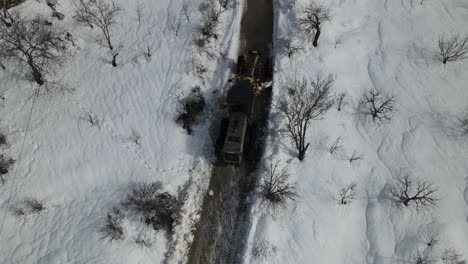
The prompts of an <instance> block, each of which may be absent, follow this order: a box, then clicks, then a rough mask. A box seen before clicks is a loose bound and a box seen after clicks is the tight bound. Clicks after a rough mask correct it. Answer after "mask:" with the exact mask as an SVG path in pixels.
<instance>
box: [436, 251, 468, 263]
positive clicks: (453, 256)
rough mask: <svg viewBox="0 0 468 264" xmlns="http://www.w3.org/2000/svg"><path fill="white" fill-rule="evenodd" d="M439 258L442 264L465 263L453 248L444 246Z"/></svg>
mask: <svg viewBox="0 0 468 264" xmlns="http://www.w3.org/2000/svg"><path fill="white" fill-rule="evenodd" d="M441 259H442V262H443V263H444V264H465V260H463V257H462V255H461V254H460V253H458V251H457V250H456V249H454V248H446V249H445V250H444V252H443V253H442V256H441Z"/></svg>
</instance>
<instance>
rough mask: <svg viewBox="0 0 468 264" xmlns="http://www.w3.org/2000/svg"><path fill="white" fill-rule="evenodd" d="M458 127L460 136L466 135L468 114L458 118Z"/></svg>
mask: <svg viewBox="0 0 468 264" xmlns="http://www.w3.org/2000/svg"><path fill="white" fill-rule="evenodd" d="M458 122H459V126H460V129H461V131H462V134H464V135H468V114H464V115H462V116H460V117H459V118H458Z"/></svg>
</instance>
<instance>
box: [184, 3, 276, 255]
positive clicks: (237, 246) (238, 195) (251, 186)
mask: <svg viewBox="0 0 468 264" xmlns="http://www.w3.org/2000/svg"><path fill="white" fill-rule="evenodd" d="M243 1H245V4H244V6H245V7H246V9H245V10H244V14H243V17H242V21H241V43H242V44H241V47H240V50H239V54H246V53H247V52H248V51H249V50H257V51H261V52H262V58H263V62H264V65H265V67H264V68H265V69H266V71H264V72H263V74H262V79H263V81H269V80H271V77H272V76H271V74H272V71H271V68H272V67H271V61H272V58H271V54H272V52H271V50H272V43H273V41H272V38H273V25H274V24H273V0H243ZM270 99H271V89H267V90H266V92H264V93H263V94H262V96H259V97H257V98H256V103H255V109H254V115H255V116H256V117H257V122H256V124H257V125H256V126H254V127H252V128H251V129H250V138H251V140H250V142H249V143H248V145H247V153H246V154H245V162H244V163H243V164H242V165H241V166H240V167H239V168H235V167H233V166H228V165H225V164H223V163H222V162H217V163H216V164H214V168H213V172H212V175H211V180H210V186H209V190H210V194H211V195H209V194H207V195H206V197H205V198H204V202H203V207H202V210H201V214H200V220H199V222H198V224H197V225H196V230H195V231H194V239H193V242H192V245H191V247H190V251H189V253H188V263H190V264H211V263H219V264H230V263H242V259H243V255H244V251H245V246H246V243H247V235H248V232H249V230H250V219H249V218H250V214H249V212H250V209H251V204H250V203H249V196H252V194H253V192H254V190H255V184H256V178H255V170H256V167H257V165H258V163H259V161H260V159H261V156H262V153H263V145H264V141H265V136H266V121H267V117H268V113H269V104H270ZM221 118H222V117H221V116H218V118H214V120H213V121H212V125H211V126H212V128H213V130H214V131H220V126H221ZM219 136H220V138H223V136H222V135H219Z"/></svg>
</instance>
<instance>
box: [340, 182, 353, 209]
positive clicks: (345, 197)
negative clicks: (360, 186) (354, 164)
mask: <svg viewBox="0 0 468 264" xmlns="http://www.w3.org/2000/svg"><path fill="white" fill-rule="evenodd" d="M356 190H357V183H355V182H352V183H350V184H348V185H346V186H345V187H343V188H341V190H340V193H339V198H338V199H337V200H338V202H339V203H340V204H343V205H344V204H349V203H351V201H353V200H354V199H356Z"/></svg>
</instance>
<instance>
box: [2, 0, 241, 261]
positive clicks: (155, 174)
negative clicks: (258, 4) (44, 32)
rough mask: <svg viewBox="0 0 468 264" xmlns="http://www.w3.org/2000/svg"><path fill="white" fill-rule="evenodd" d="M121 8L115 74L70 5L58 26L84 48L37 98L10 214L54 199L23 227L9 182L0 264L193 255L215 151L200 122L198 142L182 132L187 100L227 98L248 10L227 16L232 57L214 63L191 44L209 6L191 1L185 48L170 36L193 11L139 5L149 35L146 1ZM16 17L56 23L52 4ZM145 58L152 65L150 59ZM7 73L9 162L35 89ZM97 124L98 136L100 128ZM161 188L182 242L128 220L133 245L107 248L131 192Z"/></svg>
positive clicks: (164, 0)
mask: <svg viewBox="0 0 468 264" xmlns="http://www.w3.org/2000/svg"><path fill="white" fill-rule="evenodd" d="M116 2H117V3H119V4H120V6H121V7H122V12H121V13H120V14H119V16H118V19H117V24H116V26H115V28H114V30H113V39H114V46H116V47H119V48H120V49H121V52H120V56H119V57H118V60H117V63H118V67H117V68H113V67H112V66H111V64H110V59H111V55H110V54H109V52H108V51H107V49H106V48H105V47H103V46H101V45H99V44H98V43H97V41H96V39H97V38H99V36H100V35H99V31H98V30H91V29H90V28H88V27H85V26H79V25H77V24H76V23H74V22H73V19H72V15H73V10H74V7H73V4H72V1H71V0H63V1H59V4H58V5H57V10H58V11H59V12H62V13H64V14H65V20H64V21H62V22H60V21H54V23H56V24H57V25H59V26H61V27H63V28H65V29H67V31H69V32H70V33H72V34H73V37H74V40H75V42H76V44H77V47H75V48H74V49H73V54H72V55H71V56H70V57H69V58H68V60H67V62H66V63H65V64H64V65H63V67H61V68H60V69H59V71H58V72H57V73H56V74H55V75H53V76H49V80H52V81H55V82H58V83H60V84H61V86H60V87H58V86H53V87H50V90H49V91H48V92H46V90H45V89H42V90H41V91H40V93H39V96H38V98H37V102H36V104H35V105H34V111H33V114H32V119H31V124H30V127H29V131H28V133H27V137H26V138H25V147H24V150H23V154H22V159H21V161H20V162H19V161H17V163H16V164H15V169H17V178H16V181H15V184H14V186H13V189H12V199H11V203H10V205H15V204H17V203H19V202H20V201H21V200H22V199H24V198H25V197H35V198H39V199H44V200H45V205H46V207H47V209H46V210H45V211H44V212H41V213H40V214H39V215H31V216H28V217H26V219H24V220H21V219H18V218H15V217H14V216H13V215H12V214H11V212H10V211H9V208H8V207H7V200H8V195H9V190H10V188H11V187H12V183H13V181H12V175H13V173H10V174H9V175H7V176H9V177H10V180H8V181H7V183H6V184H5V185H3V186H0V212H1V217H2V219H0V220H3V214H4V213H5V211H7V212H6V218H5V225H4V228H3V230H2V232H1V234H0V263H24V264H27V263H48V264H53V263H141V264H143V263H161V262H162V261H163V260H164V259H165V258H166V255H167V256H168V257H169V258H171V260H172V261H173V262H172V263H177V261H179V260H180V258H182V257H183V255H184V252H183V251H186V247H187V244H188V243H190V239H191V238H190V232H191V228H192V225H193V224H194V223H195V222H196V217H197V211H198V210H199V208H201V201H202V197H203V195H204V194H205V193H206V191H207V188H208V182H209V176H210V170H211V166H210V165H209V164H210V155H211V154H209V153H212V150H211V149H210V146H211V143H210V142H209V138H208V136H207V135H208V124H209V122H208V121H206V120H202V122H201V124H200V125H199V126H198V127H197V129H196V130H195V135H193V136H188V135H187V134H186V133H185V131H183V130H182V128H181V127H180V126H178V125H177V124H175V122H174V118H175V115H176V109H177V97H178V96H179V95H181V94H183V93H184V92H187V91H189V90H190V89H191V88H193V87H195V86H197V85H199V86H201V87H202V90H204V91H206V92H207V94H212V91H213V90H216V89H219V88H222V87H223V86H222V84H223V83H224V82H225V78H226V76H227V70H226V69H227V68H228V67H229V66H230V65H229V62H230V61H232V60H233V58H235V55H236V51H237V39H238V23H239V16H238V12H239V10H238V9H235V10H233V11H230V12H226V13H224V14H223V16H222V22H221V25H220V28H219V32H220V38H219V40H218V41H217V42H216V43H214V45H216V46H217V48H219V51H221V53H222V54H215V58H216V59H207V58H206V57H205V56H200V55H199V54H198V52H197V50H196V48H195V47H194V45H193V43H192V40H193V31H194V29H195V26H196V22H197V21H198V19H199V12H198V9H197V6H198V5H199V3H200V2H201V1H200V0H189V1H187V2H188V3H189V8H190V11H191V22H190V23H188V22H185V21H182V25H181V28H180V31H179V32H178V35H177V36H176V34H175V32H174V30H173V29H172V28H173V27H172V25H173V23H174V19H179V18H180V19H185V18H184V16H183V15H182V14H181V12H182V11H181V10H182V8H181V7H182V4H183V2H184V1H182V0H178V1H172V0H158V1H151V0H141V1H140V2H141V4H142V6H143V18H142V21H141V23H139V22H138V19H137V14H136V6H137V4H138V2H137V1H124V0H117V1H116ZM15 9H16V10H18V11H19V12H20V13H21V15H23V16H28V15H33V14H36V13H42V14H44V15H45V16H46V17H50V14H51V12H52V11H51V9H50V8H49V7H47V5H46V3H45V1H44V0H41V1H34V0H27V1H25V2H24V3H23V4H22V5H20V6H18V7H16V8H15ZM147 47H149V48H150V49H151V51H152V56H151V57H150V58H145V56H144V53H145V52H146V49H147ZM194 61H198V62H199V63H200V64H202V65H203V66H204V67H206V68H207V70H208V72H207V73H206V74H205V75H204V76H203V77H200V76H198V75H197V74H195V73H193V68H192V67H193V62H194ZM3 63H4V64H6V66H7V71H0V84H1V86H0V94H1V95H2V96H4V97H5V98H6V99H5V100H4V101H3V102H1V105H0V107H1V109H2V113H3V114H2V120H1V126H2V128H1V129H2V131H5V133H6V134H7V137H8V141H9V145H8V146H6V147H2V153H6V154H7V155H8V156H11V157H12V158H14V159H17V158H18V154H19V152H20V148H21V143H22V141H23V138H24V136H25V132H26V131H25V128H26V123H27V122H26V121H27V118H28V115H29V111H30V109H31V104H32V98H33V97H34V91H35V88H36V86H35V85H34V84H33V83H32V82H31V81H30V80H29V79H28V78H27V70H26V69H25V71H24V72H23V73H21V74H20V75H19V76H18V74H17V73H15V69H14V68H13V65H11V64H9V63H6V62H3ZM208 103H209V104H210V103H211V102H208ZM209 107H212V106H210V105H209ZM88 115H92V116H94V117H95V118H97V120H99V125H96V126H92V125H91V124H90V123H89V122H88V121H87V120H86V119H87V118H88ZM205 118H206V119H207V120H208V119H209V116H205ZM135 135H137V136H139V137H140V140H139V142H138V144H136V142H135V141H134V140H132V138H134V136H135ZM207 153H208V154H207ZM13 172H14V170H13ZM153 181H162V182H163V183H164V186H165V189H166V190H167V191H168V192H170V193H172V194H174V195H176V194H178V195H180V197H181V199H182V200H183V201H184V206H183V208H182V210H181V212H179V214H180V218H179V219H178V222H177V225H176V226H175V227H174V230H175V234H174V236H172V237H171V236H167V235H166V234H165V233H164V232H155V231H153V230H152V229H151V228H148V227H147V226H146V225H144V224H143V223H141V221H138V219H132V218H131V217H128V218H126V219H125V220H124V222H123V224H122V225H123V227H124V231H125V239H124V240H123V241H116V242H112V243H107V242H106V241H105V240H100V239H99V233H98V232H97V231H98V229H99V228H100V227H101V226H102V225H103V224H104V222H105V219H106V213H107V212H108V211H109V210H111V208H112V207H113V206H118V205H119V204H120V202H121V201H122V199H123V198H124V196H125V194H126V192H127V191H128V186H129V184H131V183H132V182H153ZM138 238H145V239H147V240H149V241H150V242H152V243H153V246H151V247H149V248H145V247H143V248H140V247H138V246H137V245H136V244H135V243H134V242H135V240H136V239H138ZM181 252H182V253H181Z"/></svg>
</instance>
